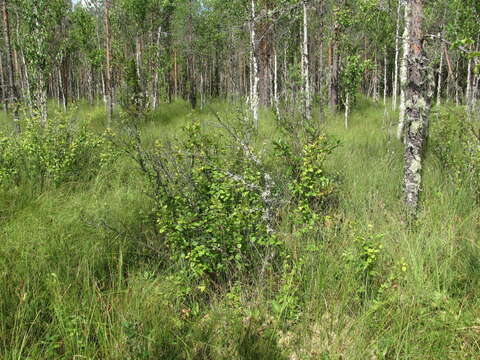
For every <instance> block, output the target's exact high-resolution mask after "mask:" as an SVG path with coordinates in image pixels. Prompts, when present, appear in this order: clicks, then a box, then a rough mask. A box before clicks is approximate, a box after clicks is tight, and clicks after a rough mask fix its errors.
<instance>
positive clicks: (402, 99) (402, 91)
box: [397, 0, 411, 140]
mask: <svg viewBox="0 0 480 360" xmlns="http://www.w3.org/2000/svg"><path fill="white" fill-rule="evenodd" d="M410 8H411V4H410V1H409V0H407V1H406V2H405V9H404V12H405V29H404V31H403V39H402V41H403V55H402V65H401V69H400V114H399V119H398V129H397V138H398V139H399V140H401V139H402V137H403V130H404V127H405V109H406V106H405V87H406V85H407V60H408V52H409V50H410V46H409V33H408V29H409V27H410V21H411V19H410V17H409V16H408V14H409V12H410Z"/></svg>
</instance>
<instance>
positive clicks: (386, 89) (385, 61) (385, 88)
mask: <svg viewBox="0 0 480 360" xmlns="http://www.w3.org/2000/svg"><path fill="white" fill-rule="evenodd" d="M387 65H388V64H387V49H385V53H384V55H383V105H385V107H386V106H387V93H388V79H387Z"/></svg>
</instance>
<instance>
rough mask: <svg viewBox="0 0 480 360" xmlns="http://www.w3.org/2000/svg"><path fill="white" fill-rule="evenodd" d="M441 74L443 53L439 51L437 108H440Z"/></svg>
mask: <svg viewBox="0 0 480 360" xmlns="http://www.w3.org/2000/svg"><path fill="white" fill-rule="evenodd" d="M442 46H443V45H442ZM442 72H443V51H442V50H441V51H440V65H439V66H438V81H437V106H440V105H441V104H442Z"/></svg>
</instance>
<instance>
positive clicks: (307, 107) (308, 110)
mask: <svg viewBox="0 0 480 360" xmlns="http://www.w3.org/2000/svg"><path fill="white" fill-rule="evenodd" d="M302 75H303V96H304V117H305V120H307V121H310V120H311V118H312V104H311V94H310V73H309V62H308V8H307V2H306V0H303V44H302Z"/></svg>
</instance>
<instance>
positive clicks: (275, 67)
mask: <svg viewBox="0 0 480 360" xmlns="http://www.w3.org/2000/svg"><path fill="white" fill-rule="evenodd" d="M273 51H274V52H273V102H274V106H275V112H276V113H277V114H279V112H280V109H279V100H278V58H277V49H276V48H274V49H273Z"/></svg>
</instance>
